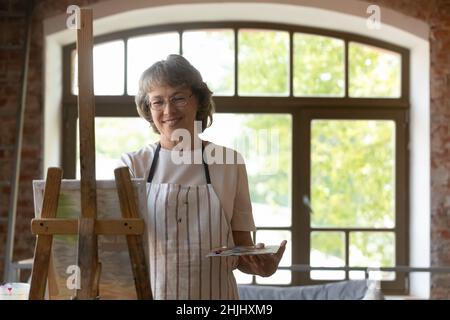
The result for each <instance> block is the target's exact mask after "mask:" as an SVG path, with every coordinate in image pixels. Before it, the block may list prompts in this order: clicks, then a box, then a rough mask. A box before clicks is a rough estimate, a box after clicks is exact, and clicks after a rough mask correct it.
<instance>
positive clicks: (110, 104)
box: [62, 21, 410, 294]
mask: <svg viewBox="0 0 450 320" xmlns="http://www.w3.org/2000/svg"><path fill="white" fill-rule="evenodd" d="M199 29H201V30H204V29H232V30H233V31H234V44H235V53H234V59H235V70H234V72H235V74H234V77H235V80H234V95H232V96H215V97H214V101H215V103H216V112H217V113H274V114H290V115H291V117H292V168H291V170H292V171H291V172H292V185H291V192H292V197H291V199H292V226H291V227H279V228H277V227H261V228H258V230H288V231H291V233H292V248H293V250H292V264H294V265H295V264H302V265H309V254H310V232H311V231H312V230H313V229H312V228H311V227H310V221H309V220H310V219H309V218H310V217H309V212H308V211H307V208H306V207H305V206H304V205H303V203H302V200H301V199H302V196H303V195H307V196H310V185H309V184H310V147H311V146H310V136H311V133H310V126H311V121H312V120H314V119H376V120H392V121H394V122H395V125H396V126H395V134H396V144H395V146H396V147H395V148H396V149H395V153H396V155H395V161H396V162H395V168H396V169H395V172H396V173H395V203H396V205H395V221H396V222H395V228H394V230H395V239H396V245H395V247H396V250H395V252H396V257H395V258H396V265H405V266H407V265H409V149H408V146H409V110H410V103H409V50H408V49H405V48H402V47H399V46H396V45H393V44H391V43H387V42H383V41H379V40H376V39H371V38H367V37H364V36H361V35H357V34H352V33H346V32H338V31H332V30H325V29H318V28H311V27H303V26H293V25H286V24H276V23H259V22H246V21H242V22H208V23H186V24H168V25H160V26H151V27H145V28H139V29H133V30H126V31H121V32H116V33H111V34H108V35H102V36H98V37H95V39H94V43H95V44H98V43H102V42H109V41H112V40H120V39H122V40H123V41H124V44H125V45H124V47H125V48H124V50H125V52H124V59H125V61H124V62H125V63H124V94H123V95H121V96H96V97H95V105H96V112H95V114H96V116H97V117H138V114H137V112H136V107H135V104H134V96H129V95H127V83H126V82H127V41H128V38H131V37H136V36H139V35H149V34H154V33H161V32H178V33H179V34H180V35H182V33H183V32H184V31H191V30H199ZM239 29H262V30H275V31H288V32H289V78H290V80H289V95H288V96H286V97H259V96H238V78H239V77H238V72H239V70H238V63H237V61H238V30H239ZM296 32H300V33H307V34H313V35H320V36H327V37H334V38H337V39H341V40H343V41H344V54H345V61H344V67H345V95H344V96H343V97H329V98H328V97H327V98H324V97H317V98H316V97H294V95H293V45H292V44H293V34H294V33H296ZM182 41H183V37H182V36H180V54H182V48H183V45H182ZM349 42H358V43H361V44H367V45H371V46H374V47H380V48H384V49H387V50H390V51H393V52H396V53H398V54H400V55H401V96H400V97H399V98H354V97H349V95H348V87H349V75H348V74H349V72H348V69H349V68H348V44H349ZM74 49H75V44H71V45H67V46H65V47H64V48H63V66H64V67H63V113H62V117H63V119H62V120H63V126H62V137H63V141H62V150H63V153H62V164H63V169H64V178H67V179H73V178H75V170H76V159H75V155H76V122H77V121H76V120H77V116H78V115H77V113H78V112H77V97H76V96H74V95H72V94H71V79H70V72H71V52H72V50H74ZM343 229H345V228H343ZM328 230H329V229H328ZM350 230H351V229H349V230H347V231H350ZM352 230H356V229H352ZM365 230H367V228H366V229H365ZM294 249H295V250H294ZM347 254H348V252H347ZM346 275H348V273H347V272H346ZM254 282H255V278H254V277H253V283H254ZM324 282H331V280H326V281H323V280H311V279H310V277H309V273H308V272H292V282H291V284H290V285H307V284H319V283H324ZM408 283H409V275H408V274H407V273H400V272H397V277H396V280H395V281H388V282H382V288H383V291H384V292H385V293H388V294H408V293H409V285H408Z"/></svg>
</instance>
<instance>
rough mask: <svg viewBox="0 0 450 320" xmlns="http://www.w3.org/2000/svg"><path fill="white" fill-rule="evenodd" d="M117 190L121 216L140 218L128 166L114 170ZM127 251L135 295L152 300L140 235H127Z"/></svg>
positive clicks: (141, 298)
mask: <svg viewBox="0 0 450 320" xmlns="http://www.w3.org/2000/svg"><path fill="white" fill-rule="evenodd" d="M114 176H115V178H116V186H117V192H118V194H119V202H120V209H121V211H122V217H123V218H140V217H139V216H138V214H137V207H136V198H135V196H134V190H133V186H132V184H131V179H130V172H129V171H128V168H126V167H122V168H117V169H116V170H114ZM127 243H128V251H129V253H130V260H131V269H132V270H133V276H134V283H135V286H136V293H137V297H138V299H140V300H152V299H153V297H152V291H151V288H150V277H149V273H148V268H147V263H146V261H145V252H144V244H143V241H142V236H140V235H138V236H135V235H128V236H127Z"/></svg>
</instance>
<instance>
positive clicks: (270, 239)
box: [255, 230, 292, 284]
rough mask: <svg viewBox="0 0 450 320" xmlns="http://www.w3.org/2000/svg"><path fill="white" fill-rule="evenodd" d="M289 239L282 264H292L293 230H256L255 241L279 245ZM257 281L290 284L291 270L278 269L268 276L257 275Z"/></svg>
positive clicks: (284, 265) (283, 265)
mask: <svg viewBox="0 0 450 320" xmlns="http://www.w3.org/2000/svg"><path fill="white" fill-rule="evenodd" d="M283 240H287V244H286V250H285V251H284V254H283V258H281V261H280V266H282V267H287V266H290V265H292V252H291V232H290V231H287V230H258V231H256V238H255V243H259V242H263V243H265V244H266V245H278V244H280V243H281V241H283ZM256 283H260V284H289V283H291V271H290V270H278V271H276V272H275V273H274V274H273V275H272V276H270V277H268V278H263V277H256Z"/></svg>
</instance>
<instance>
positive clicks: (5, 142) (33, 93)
mask: <svg viewBox="0 0 450 320" xmlns="http://www.w3.org/2000/svg"><path fill="white" fill-rule="evenodd" d="M100 1H102V0H100ZM105 1H106V0H105ZM95 2H99V1H94V0H93V1H88V0H86V1H76V0H64V1H61V0H41V1H36V3H37V4H36V10H35V13H34V16H33V21H32V23H33V32H32V48H31V59H30V70H29V77H28V81H29V84H28V95H27V106H26V117H25V127H24V141H23V147H24V148H23V152H22V168H21V169H22V173H21V178H20V195H19V206H18V217H17V228H16V239H15V259H22V258H28V257H31V256H32V253H33V246H34V237H33V236H32V235H31V233H30V231H29V229H30V228H29V221H30V218H31V217H32V216H33V200H32V188H31V180H32V179H34V178H36V177H41V176H42V168H41V167H42V154H41V152H40V150H41V149H42V141H41V138H42V125H41V124H42V118H43V114H42V110H43V102H42V99H43V98H42V88H43V87H42V82H41V75H42V72H43V69H42V21H43V19H45V18H47V17H51V16H54V15H58V14H61V13H64V12H65V10H66V8H67V6H68V5H70V4H78V5H80V6H83V5H87V4H91V3H95ZM274 2H275V1H274ZM26 3H27V1H26V0H0V12H2V15H1V16H0V257H1V258H2V260H3V253H4V244H5V232H6V222H5V217H6V216H7V211H8V202H9V193H10V185H9V181H10V178H11V171H12V168H13V163H12V157H13V144H14V142H15V126H16V115H15V112H16V110H17V108H18V105H19V101H20V100H19V99H20V74H21V71H22V53H21V50H20V49H19V48H16V47H20V46H21V45H22V44H23V42H24V35H25V18H24V17H23V16H21V15H20V14H23V13H24V12H25V6H26ZM371 3H374V4H379V5H381V6H384V7H387V8H391V9H393V10H396V11H398V12H401V13H403V14H405V15H409V16H412V17H415V18H418V19H421V20H423V21H425V22H427V23H428V24H429V25H430V29H431V32H430V42H431V52H430V57H431V75H430V80H431V86H430V87H431V104H430V108H431V110H430V111H431V192H432V197H431V243H432V245H431V248H430V250H431V264H432V265H436V266H450V178H449V177H450V1H449V0H432V1H431V0H415V1H410V0H372V1H371ZM442 175H444V176H445V175H447V178H445V179H442ZM2 219H3V220H2ZM2 275H3V261H1V262H0V278H1V277H2ZM431 292H432V297H433V298H439V299H445V298H447V299H450V275H434V276H433V277H432V290H431Z"/></svg>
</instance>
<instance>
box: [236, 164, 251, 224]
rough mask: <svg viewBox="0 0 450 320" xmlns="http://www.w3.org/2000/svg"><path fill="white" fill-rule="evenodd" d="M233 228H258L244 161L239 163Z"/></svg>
mask: <svg viewBox="0 0 450 320" xmlns="http://www.w3.org/2000/svg"><path fill="white" fill-rule="evenodd" d="M231 228H232V230H233V231H254V230H256V228H255V222H254V220H253V213H252V203H251V200H250V191H249V187H248V179H247V170H246V168H245V164H243V163H242V164H238V165H237V184H236V193H235V198H234V208H233V217H232V218H231Z"/></svg>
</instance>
